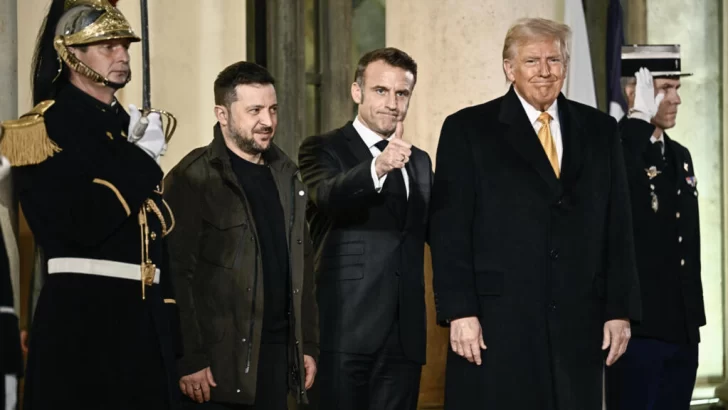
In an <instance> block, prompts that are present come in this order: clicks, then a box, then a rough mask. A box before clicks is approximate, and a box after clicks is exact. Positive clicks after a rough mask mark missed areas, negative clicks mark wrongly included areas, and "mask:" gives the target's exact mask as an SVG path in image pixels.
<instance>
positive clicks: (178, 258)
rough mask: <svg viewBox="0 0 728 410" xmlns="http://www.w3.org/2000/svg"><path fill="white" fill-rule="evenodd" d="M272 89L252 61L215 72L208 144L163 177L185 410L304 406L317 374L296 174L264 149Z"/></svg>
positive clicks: (270, 127)
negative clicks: (170, 217) (170, 216)
mask: <svg viewBox="0 0 728 410" xmlns="http://www.w3.org/2000/svg"><path fill="white" fill-rule="evenodd" d="M273 84H274V80H273V78H272V77H271V75H270V74H269V73H268V72H267V71H266V70H265V69H264V68H262V67H260V66H258V65H256V64H253V63H247V62H240V63H236V64H233V65H231V66H230V67H228V68H226V69H225V70H223V71H222V72H221V73H220V75H219V76H218V78H217V80H216V81H215V104H216V105H215V114H216V116H217V119H218V123H217V124H216V125H215V127H214V138H213V141H212V142H211V143H210V145H208V146H207V147H203V148H198V149H195V150H193V151H192V152H191V153H189V154H188V155H187V156H186V157H185V158H183V159H182V161H181V162H180V163H179V164H178V165H177V166H176V167H174V169H172V171H170V173H169V175H168V176H167V177H166V179H165V186H164V187H163V189H164V191H165V192H164V196H165V199H166V200H167V202H168V203H169V204H170V207H171V208H172V210H173V212H174V214H175V216H176V226H175V228H174V230H173V231H172V233H171V234H170V236H169V248H170V249H169V253H170V261H171V262H170V263H171V266H170V273H171V275H172V276H173V277H174V279H175V286H176V288H177V292H178V297H177V303H178V305H179V310H180V318H181V323H182V333H183V341H184V357H183V358H182V359H181V360H180V362H179V374H180V375H181V376H182V378H181V379H180V389H181V390H182V393H183V394H184V395H185V396H187V397H185V398H183V400H184V401H185V403H184V404H185V405H186V406H187V407H188V408H198V407H199V408H206V409H213V408H215V409H228V408H236V409H237V408H240V405H244V406H245V407H244V408H250V409H270V410H277V409H285V408H286V400H287V398H288V396H289V393H290V394H291V395H293V396H295V397H296V399H297V401H298V402H304V403H305V402H307V396H306V390H307V389H308V388H309V387H311V385H312V384H313V381H314V377H315V374H316V359H317V356H318V310H317V307H316V301H315V297H314V280H313V272H312V266H313V265H312V259H311V258H312V255H311V241H310V239H309V233H308V228H307V226H306V218H305V207H306V201H307V199H308V195H307V193H306V189H305V187H304V185H303V184H302V183H301V181H300V179H299V177H298V169H297V167H296V165H295V164H294V163H293V161H291V160H290V159H289V158H288V157H287V156H286V155H285V153H283V151H281V150H280V149H279V148H278V147H277V146H275V145H274V144H273V143H272V140H273V136H274V134H275V129H276V124H277V108H278V105H277V102H276V94H275V88H274V85H273ZM208 401H210V403H206V402H208ZM199 403H206V404H199Z"/></svg>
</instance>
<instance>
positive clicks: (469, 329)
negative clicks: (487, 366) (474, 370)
mask: <svg viewBox="0 0 728 410" xmlns="http://www.w3.org/2000/svg"><path fill="white" fill-rule="evenodd" d="M450 346H451V347H452V350H453V352H455V353H457V354H458V355H460V356H462V357H464V358H466V359H468V361H469V362H470V363H475V364H477V365H478V366H480V364H481V363H483V361H482V360H481V359H480V349H483V350H485V349H487V347H486V346H485V342H484V341H483V330H482V329H481V328H480V321H479V320H478V318H477V317H475V316H471V317H464V318H462V319H456V320H453V321H452V322H450Z"/></svg>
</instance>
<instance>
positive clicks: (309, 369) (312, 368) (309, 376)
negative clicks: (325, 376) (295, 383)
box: [303, 355, 316, 390]
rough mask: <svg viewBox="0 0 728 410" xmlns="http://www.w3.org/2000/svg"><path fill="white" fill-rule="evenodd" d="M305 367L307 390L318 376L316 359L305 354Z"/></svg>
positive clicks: (305, 385)
mask: <svg viewBox="0 0 728 410" xmlns="http://www.w3.org/2000/svg"><path fill="white" fill-rule="evenodd" d="M303 368H304V369H306V382H305V383H304V387H305V388H306V390H308V389H310V388H311V386H313V381H314V379H315V378H316V361H315V360H313V357H311V356H309V355H303Z"/></svg>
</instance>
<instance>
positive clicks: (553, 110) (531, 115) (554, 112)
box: [513, 87, 559, 125]
mask: <svg viewBox="0 0 728 410" xmlns="http://www.w3.org/2000/svg"><path fill="white" fill-rule="evenodd" d="M513 89H514V90H515V87H514V88H513ZM516 95H517V96H518V99H519V100H520V101H521V105H523V109H524V110H526V116H528V120H529V121H530V122H531V125H535V124H536V122H538V117H539V115H541V111H539V110H537V109H536V108H534V107H533V106H532V105H531V104H529V103H528V102H526V100H525V99H523V97H521V95H520V94H519V93H518V91H516ZM558 104H559V101H558V100H554V103H553V104H551V106H550V107H549V108H548V109H547V110H546V112H547V113H549V115H551V118H552V120H551V121H552V122H555V123H556V124H558V123H559V107H558Z"/></svg>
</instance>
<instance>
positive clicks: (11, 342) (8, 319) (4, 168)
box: [0, 132, 23, 410]
mask: <svg viewBox="0 0 728 410" xmlns="http://www.w3.org/2000/svg"><path fill="white" fill-rule="evenodd" d="M1 135H2V133H1V132H0V136H1ZM9 173H10V163H9V162H8V160H7V159H6V158H3V157H0V180H3V179H4V178H7V177H8V174H9ZM22 374H23V356H22V354H21V353H20V333H19V331H18V314H17V312H16V311H15V305H14V299H13V286H12V283H11V281H10V261H9V258H8V253H7V249H6V247H5V240H4V239H3V234H2V232H0V400H1V402H0V409H4V410H14V409H15V406H16V404H17V402H18V400H17V399H18V377H20V376H22Z"/></svg>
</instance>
